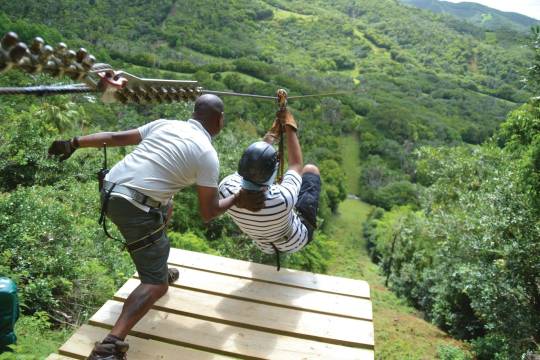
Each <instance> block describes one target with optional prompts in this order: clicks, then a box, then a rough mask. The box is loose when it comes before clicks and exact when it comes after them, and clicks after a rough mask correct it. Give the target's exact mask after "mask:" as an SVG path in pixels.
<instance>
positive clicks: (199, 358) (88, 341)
mask: <svg viewBox="0 0 540 360" xmlns="http://www.w3.org/2000/svg"><path fill="white" fill-rule="evenodd" d="M108 333H109V330H107V329H104V328H100V327H96V326H91V325H83V326H82V327H81V328H79V329H78V330H77V331H76V332H75V334H73V335H72V336H71V338H70V339H69V340H68V341H67V342H66V343H65V344H64V345H62V347H61V348H60V352H61V353H62V354H64V355H70V356H73V357H74V358H76V359H86V357H87V356H88V355H90V352H91V351H92V348H93V347H94V343H95V342H96V341H101V340H102V339H103V338H104V337H105V336H106V335H107V334H108ZM126 341H127V342H128V343H129V351H128V359H129V360H151V359H156V360H158V359H159V360H177V359H190V360H191V359H193V360H225V359H230V357H227V356H223V355H219V354H213V353H210V352H206V351H201V350H195V349H190V348H187V347H184V346H177V345H172V344H167V343H162V342H158V341H155V340H149V339H141V338H139V337H135V336H128V337H127V338H126ZM62 359H71V360H73V358H67V357H66V358H58V360H62ZM51 360H56V358H52V359H51Z"/></svg>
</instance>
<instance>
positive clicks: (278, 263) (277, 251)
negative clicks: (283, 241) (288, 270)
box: [270, 243, 281, 271]
mask: <svg viewBox="0 0 540 360" xmlns="http://www.w3.org/2000/svg"><path fill="white" fill-rule="evenodd" d="M270 245H272V247H273V248H274V251H275V253H276V266H277V271H279V269H281V263H280V259H279V250H278V248H277V246H276V245H275V244H274V243H270Z"/></svg>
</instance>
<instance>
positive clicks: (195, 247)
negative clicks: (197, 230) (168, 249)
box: [167, 231, 217, 255]
mask: <svg viewBox="0 0 540 360" xmlns="http://www.w3.org/2000/svg"><path fill="white" fill-rule="evenodd" d="M167 236H168V237H169V239H170V241H171V246H172V247H175V248H180V249H185V250H191V251H198V252H203V253H207V254H214V255H217V252H216V251H214V250H212V248H210V247H209V246H208V243H207V242H206V241H205V240H204V239H202V238H200V237H198V236H197V235H195V234H194V233H192V232H188V233H184V234H180V233H177V232H174V231H170V232H169V233H168V234H167Z"/></svg>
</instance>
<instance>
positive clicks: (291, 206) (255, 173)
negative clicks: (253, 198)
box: [219, 110, 321, 270]
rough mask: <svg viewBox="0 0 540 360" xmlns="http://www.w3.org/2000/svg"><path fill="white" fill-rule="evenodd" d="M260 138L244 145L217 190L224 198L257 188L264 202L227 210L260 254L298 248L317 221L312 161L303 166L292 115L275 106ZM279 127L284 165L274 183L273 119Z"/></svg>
mask: <svg viewBox="0 0 540 360" xmlns="http://www.w3.org/2000/svg"><path fill="white" fill-rule="evenodd" d="M277 117H278V118H277V119H276V121H275V122H274V124H273V126H272V129H271V130H270V131H269V132H268V133H267V134H266V135H265V137H264V139H263V140H264V141H258V142H255V143H253V144H251V145H249V146H248V148H247V149H246V150H245V151H244V153H243V155H242V157H241V159H240V162H239V164H238V171H237V172H236V173H234V174H231V175H229V176H227V177H226V178H224V179H223V180H222V181H221V183H220V184H219V195H220V198H221V199H226V198H227V197H229V196H231V195H232V194H234V193H236V192H238V191H240V190H246V191H249V192H250V193H255V194H256V193H262V194H264V196H265V201H264V207H263V208H262V209H261V210H259V211H252V210H249V209H242V208H239V207H238V206H235V205H233V206H231V207H230V208H229V209H228V210H227V214H228V215H229V216H231V218H232V219H233V221H234V222H235V223H236V225H238V227H239V228H240V230H242V232H244V233H245V234H246V235H248V236H249V237H250V238H251V239H252V240H253V241H254V242H255V245H256V246H257V247H258V248H259V249H260V250H261V251H263V252H264V253H266V254H276V257H277V261H278V263H277V265H278V270H279V268H280V263H279V254H280V253H293V252H296V251H299V250H301V249H303V248H304V247H305V246H306V245H307V244H309V243H310V242H311V241H312V240H313V232H314V230H315V228H316V224H317V211H318V207H319V194H320V191H321V177H320V173H319V169H318V167H317V166H315V165H312V164H308V165H305V166H303V158H302V149H301V147H300V142H299V141H298V136H297V128H298V127H297V125H296V122H295V120H294V117H293V115H292V114H291V113H290V112H289V111H287V110H280V111H279V112H278V116H277ZM278 122H281V124H284V126H285V136H286V138H287V141H286V142H287V154H288V169H287V172H286V173H285V175H284V177H283V181H282V182H281V183H280V184H274V180H275V178H276V174H277V170H278V154H277V153H276V150H275V149H274V147H273V146H272V144H273V143H274V142H275V141H276V140H279V136H281V135H282V134H280V133H279V130H278V129H279V124H278Z"/></svg>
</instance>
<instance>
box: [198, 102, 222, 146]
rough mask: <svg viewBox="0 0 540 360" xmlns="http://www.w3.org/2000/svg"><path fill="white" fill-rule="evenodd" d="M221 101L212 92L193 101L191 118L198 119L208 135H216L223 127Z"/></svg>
mask: <svg viewBox="0 0 540 360" xmlns="http://www.w3.org/2000/svg"><path fill="white" fill-rule="evenodd" d="M223 110H224V105H223V101H222V100H221V99H220V98H219V97H217V96H216V95H213V94H204V95H202V96H199V97H198V98H197V100H196V101H195V107H194V109H193V119H195V120H197V121H199V122H200V123H201V124H202V125H203V126H204V128H205V129H206V130H207V131H208V132H209V133H210V135H212V136H214V135H217V133H219V132H220V131H221V128H222V127H223Z"/></svg>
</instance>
